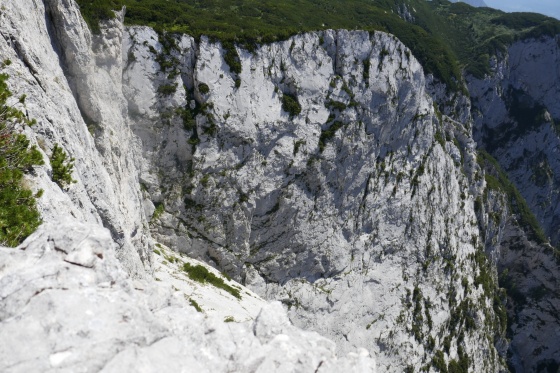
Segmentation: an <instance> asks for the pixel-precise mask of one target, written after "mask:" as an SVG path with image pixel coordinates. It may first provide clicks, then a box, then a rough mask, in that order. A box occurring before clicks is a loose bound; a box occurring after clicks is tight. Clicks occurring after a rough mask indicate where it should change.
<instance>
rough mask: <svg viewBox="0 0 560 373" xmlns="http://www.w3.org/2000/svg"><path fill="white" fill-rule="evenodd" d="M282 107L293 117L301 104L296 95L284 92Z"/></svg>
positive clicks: (299, 111)
mask: <svg viewBox="0 0 560 373" xmlns="http://www.w3.org/2000/svg"><path fill="white" fill-rule="evenodd" d="M282 109H283V110H284V111H285V112H287V113H288V114H290V118H293V117H295V116H297V115H299V114H300V113H301V105H300V104H299V101H298V99H297V97H296V96H292V95H290V94H287V93H284V94H283V95H282Z"/></svg>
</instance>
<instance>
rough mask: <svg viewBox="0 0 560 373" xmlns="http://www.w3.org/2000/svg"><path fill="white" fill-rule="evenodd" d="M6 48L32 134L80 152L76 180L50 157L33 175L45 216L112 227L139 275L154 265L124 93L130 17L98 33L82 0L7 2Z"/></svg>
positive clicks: (0, 41)
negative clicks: (54, 174)
mask: <svg viewBox="0 0 560 373" xmlns="http://www.w3.org/2000/svg"><path fill="white" fill-rule="evenodd" d="M1 17H2V22H1V26H0V33H1V35H2V38H0V51H1V53H2V59H3V60H10V61H12V62H13V63H12V64H11V65H10V66H8V67H7V68H6V69H5V72H6V73H7V74H9V75H10V76H11V77H12V78H11V79H10V80H9V84H10V85H11V86H12V91H14V92H15V93H16V94H17V95H21V94H26V95H27V97H28V99H27V100H26V108H25V110H26V113H27V115H28V116H29V117H30V118H36V119H37V124H36V125H35V126H34V127H33V128H32V129H27V130H26V131H27V132H28V133H29V137H30V138H31V139H33V141H35V142H37V143H38V145H39V147H40V148H41V149H42V151H43V152H44V154H45V158H46V157H47V156H49V155H50V152H51V150H52V148H53V146H54V144H59V145H60V146H61V147H62V148H63V149H64V150H65V151H66V152H68V153H69V154H70V155H71V156H72V157H74V158H75V159H76V162H75V169H76V172H75V173H74V175H73V177H74V179H76V180H77V183H76V184H72V185H71V186H70V187H69V188H68V189H67V190H65V191H62V190H60V188H58V187H57V186H56V184H54V183H52V182H51V181H50V177H49V173H50V172H51V171H50V169H49V166H47V167H46V168H41V169H38V170H37V176H36V177H35V178H34V182H33V184H35V188H37V189H39V188H41V189H43V190H44V191H45V193H44V195H43V197H42V198H40V199H39V207H40V210H41V212H42V216H43V219H44V220H46V221H48V220H50V219H52V218H54V217H56V216H60V215H72V216H74V217H76V218H77V219H79V220H83V221H90V222H98V223H100V224H103V225H104V226H106V227H107V228H109V229H110V231H111V233H112V235H113V238H114V239H115V240H116V241H117V242H118V244H119V249H118V250H117V256H118V257H119V259H120V260H121V262H122V263H123V264H124V266H125V267H126V268H127V270H128V271H129V272H130V273H131V274H133V275H134V276H138V277H142V276H145V273H146V270H147V271H150V255H149V254H150V253H151V248H150V243H149V241H150V240H149V237H150V233H149V231H148V230H147V220H146V216H145V214H144V211H143V209H142V197H141V195H140V191H139V179H138V172H137V170H138V169H139V166H138V162H139V159H140V158H139V157H138V154H139V153H138V152H136V149H137V148H138V147H137V144H136V143H135V140H134V139H133V138H132V136H131V133H130V130H129V128H128V117H127V112H126V101H125V99H124V97H123V95H122V89H121V86H122V84H121V81H122V69H123V67H122V59H121V46H122V33H123V26H122V22H120V21H119V20H118V19H117V20H115V21H114V22H113V23H112V24H110V25H108V27H107V28H105V29H104V32H103V34H102V35H101V36H92V35H91V33H90V32H89V30H88V28H87V25H86V24H85V22H84V21H83V19H82V17H81V15H80V12H79V9H78V8H77V6H76V4H75V3H74V2H73V1H64V0H61V1H48V2H45V4H43V2H32V1H8V2H3V3H2V10H1Z"/></svg>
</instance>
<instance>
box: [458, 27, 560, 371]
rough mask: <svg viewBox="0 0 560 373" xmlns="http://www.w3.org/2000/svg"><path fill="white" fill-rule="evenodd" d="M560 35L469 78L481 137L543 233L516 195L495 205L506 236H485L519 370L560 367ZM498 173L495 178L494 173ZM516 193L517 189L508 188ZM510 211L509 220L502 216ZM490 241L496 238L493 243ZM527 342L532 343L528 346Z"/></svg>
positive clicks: (524, 44) (514, 50) (525, 46)
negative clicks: (503, 292)
mask: <svg viewBox="0 0 560 373" xmlns="http://www.w3.org/2000/svg"><path fill="white" fill-rule="evenodd" d="M559 56H560V55H559V48H558V37H556V38H542V39H539V40H532V39H531V40H524V41H519V42H516V43H514V44H513V45H511V46H510V47H509V49H508V52H507V54H505V55H503V56H501V57H500V58H499V59H495V60H494V62H493V64H494V65H493V74H492V75H491V76H489V77H487V78H486V79H484V80H476V79H470V81H469V90H470V92H471V97H472V102H473V106H472V109H473V118H474V123H475V132H474V133H475V138H476V140H477V142H478V143H479V145H480V146H481V147H483V148H485V149H487V151H488V152H489V153H491V154H492V155H493V156H494V157H495V158H496V159H497V161H498V163H499V164H500V165H501V167H502V168H503V170H504V171H505V172H506V173H507V175H508V176H509V179H510V180H511V181H512V182H513V184H515V186H516V187H517V189H518V190H519V192H520V193H521V194H522V195H523V197H524V198H525V199H526V201H527V203H528V205H529V206H530V210H531V211H532V212H533V213H534V214H535V215H536V217H537V219H538V221H539V222H540V224H541V225H542V227H543V228H544V234H541V235H539V234H538V232H536V230H535V229H534V226H535V225H534V224H532V225H531V224H528V222H530V219H527V218H526V214H524V213H523V212H522V209H520V208H519V207H520V206H519V204H518V203H517V200H518V199H516V198H514V196H512V194H511V192H509V193H505V194H504V193H503V192H499V193H498V194H500V193H501V195H502V197H501V198H502V200H501V202H500V203H498V204H497V205H494V207H490V208H489V211H490V214H489V217H490V218H489V220H493V221H494V223H497V224H498V225H501V227H502V228H501V230H492V229H490V230H489V231H490V232H494V233H493V234H491V235H490V236H489V237H487V248H490V247H493V249H490V251H493V252H494V253H495V254H496V264H497V267H498V269H499V271H500V285H501V286H502V287H504V288H505V289H506V291H507V293H508V322H509V323H508V337H509V338H510V339H511V346H510V350H509V352H508V355H509V357H510V359H509V361H510V367H511V368H513V369H514V370H515V371H516V372H523V371H539V370H543V369H548V370H550V371H554V370H556V369H558V366H559V364H560V361H558V358H557V356H558V354H559V352H558V348H559V346H558V343H557V340H558V335H557V332H556V330H557V329H556V328H554V327H551V325H558V322H559V320H558V309H559V307H560V294H559V293H558V289H559V288H560V283H559V282H558V281H559V280H558V279H559V278H560V277H559V274H560V260H559V257H560V256H559V255H558V251H557V250H556V249H554V248H552V247H551V246H550V245H548V244H546V243H544V242H543V241H544V240H543V238H544V237H549V238H550V240H551V241H552V242H553V243H555V244H556V245H557V244H558V240H559V236H558V234H559V231H558V224H559V221H558V217H559V216H560V215H559V210H558V208H559V206H560V205H559V202H560V201H559V199H558V198H559V187H560V168H559V165H560V163H559V162H560V157H559V152H558V150H559V146H560V137H559V135H558V134H559V132H558V129H559V127H558V123H559V120H558V118H559V116H560V107H559V102H560V91H559V88H558V81H559V79H560V70H559V62H560V61H559ZM493 174H494V175H495V176H498V175H497V172H496V170H495V169H494V172H493ZM507 189H509V190H510V191H511V188H507ZM504 210H509V211H510V214H511V215H510V216H509V217H508V215H502V214H496V213H498V212H500V211H504ZM488 238H491V239H490V240H488ZM528 341H531V342H530V343H528Z"/></svg>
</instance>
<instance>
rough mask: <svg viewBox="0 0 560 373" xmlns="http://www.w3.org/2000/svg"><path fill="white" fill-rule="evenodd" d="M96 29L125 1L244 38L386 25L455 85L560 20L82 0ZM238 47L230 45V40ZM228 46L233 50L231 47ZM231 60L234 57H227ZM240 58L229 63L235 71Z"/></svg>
mask: <svg viewBox="0 0 560 373" xmlns="http://www.w3.org/2000/svg"><path fill="white" fill-rule="evenodd" d="M77 2H78V4H79V5H80V7H81V11H82V15H83V16H84V18H85V19H86V21H87V23H88V24H89V25H90V27H91V28H92V30H93V31H94V32H99V21H100V20H103V19H108V18H111V17H113V16H114V14H113V12H112V11H111V9H118V10H120V9H121V8H122V6H126V16H125V22H126V23H127V24H137V25H148V26H151V27H153V28H155V29H156V30H162V29H165V30H167V31H169V32H181V33H187V34H190V35H193V36H195V37H199V36H200V35H208V36H210V37H213V38H217V39H220V40H222V41H226V42H232V41H234V42H237V43H241V44H245V45H246V46H247V47H248V48H252V47H254V45H255V44H257V43H269V42H273V41H278V40H285V39H286V38H288V37H289V36H291V35H294V34H296V33H299V32H307V31H317V30H325V29H348V30H355V29H361V30H367V31H375V30H380V31H387V32H390V33H392V34H394V35H395V36H397V37H398V38H399V39H400V40H401V41H402V42H403V43H404V44H405V45H407V46H408V47H409V48H410V49H411V50H412V52H413V54H414V56H415V57H416V58H418V60H420V62H421V63H422V65H423V66H424V69H425V70H426V71H427V72H429V73H433V74H434V75H435V76H436V77H437V78H439V79H440V80H441V81H443V82H444V83H446V84H447V85H448V87H449V88H451V89H452V90H457V89H459V88H460V86H461V84H460V81H461V70H462V69H464V70H466V71H467V72H468V73H471V74H473V75H475V76H479V77H480V76H483V75H484V74H485V73H488V72H489V58H490V56H492V55H495V54H496V53H497V52H499V51H501V50H504V48H505V47H506V45H508V44H509V43H511V42H512V41H513V40H515V39H517V38H526V37H540V36H542V35H555V34H557V33H559V32H560V22H558V21H557V20H554V19H553V18H550V17H545V16H542V15H538V14H533V13H513V14H508V13H504V12H501V11H498V10H494V9H490V8H474V7H471V6H469V5H467V4H465V3H462V2H458V3H451V2H449V1H447V0H432V1H426V0H376V1H375V2H372V1H370V0H347V1H338V0H322V1H317V0H284V1H273V0H263V1H258V2H256V1H253V0H219V1H218V0H206V1H186V0H77ZM229 45H231V44H229ZM228 50H234V49H232V48H228ZM228 63H229V62H228ZM236 67H237V66H236V64H235V63H233V66H232V64H230V68H232V71H234V70H235V69H236Z"/></svg>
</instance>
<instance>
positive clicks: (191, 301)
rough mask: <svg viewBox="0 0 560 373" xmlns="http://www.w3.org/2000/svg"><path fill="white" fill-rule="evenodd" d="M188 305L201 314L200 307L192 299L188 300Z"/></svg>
mask: <svg viewBox="0 0 560 373" xmlns="http://www.w3.org/2000/svg"><path fill="white" fill-rule="evenodd" d="M189 303H190V305H191V306H193V307H194V309H195V310H197V311H198V312H200V313H202V308H201V307H200V305H199V304H198V303H197V302H196V301H195V300H194V299H192V298H190V299H189Z"/></svg>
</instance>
